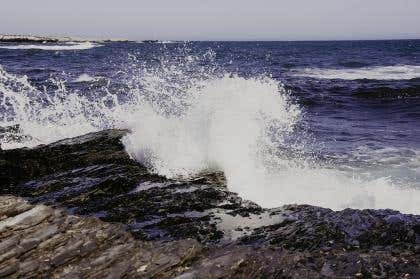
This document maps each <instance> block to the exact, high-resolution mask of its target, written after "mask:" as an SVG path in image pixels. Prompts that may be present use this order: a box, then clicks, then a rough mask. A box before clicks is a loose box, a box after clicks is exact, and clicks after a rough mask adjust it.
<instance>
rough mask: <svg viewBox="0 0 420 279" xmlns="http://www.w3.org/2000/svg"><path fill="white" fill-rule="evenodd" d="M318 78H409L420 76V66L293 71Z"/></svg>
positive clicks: (295, 73)
mask: <svg viewBox="0 0 420 279" xmlns="http://www.w3.org/2000/svg"><path fill="white" fill-rule="evenodd" d="M293 75H294V76H304V77H311V78H316V79H343V80H357V79H371V80H408V79H414V78H420V66H414V65H396V66H385V67H363V68H358V69H324V68H304V69H301V70H298V71H297V72H294V73H293Z"/></svg>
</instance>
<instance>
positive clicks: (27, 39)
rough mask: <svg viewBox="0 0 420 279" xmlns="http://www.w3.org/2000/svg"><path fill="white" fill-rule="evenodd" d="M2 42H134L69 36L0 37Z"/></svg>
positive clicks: (7, 35)
mask: <svg viewBox="0 0 420 279" xmlns="http://www.w3.org/2000/svg"><path fill="white" fill-rule="evenodd" d="M0 42H10V43H68V42H79V43H80V42H98V43H104V42H132V40H127V39H90V38H77V37H69V36H38V35H9V34H6V35H0Z"/></svg>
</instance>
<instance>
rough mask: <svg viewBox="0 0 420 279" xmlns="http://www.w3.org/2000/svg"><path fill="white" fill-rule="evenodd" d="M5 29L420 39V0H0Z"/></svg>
mask: <svg viewBox="0 0 420 279" xmlns="http://www.w3.org/2000/svg"><path fill="white" fill-rule="evenodd" d="M1 2H2V3H1V4H0V5H1V6H0V34H36V35H68V36H78V37H89V38H125V39H132V40H144V39H159V40H332V39H334V40H345V39H404V38H420V0H293V1H292V0H253V1H250V0H224V1H222V0H151V1H145V0H119V1H116V0H67V1H60V0H36V1H34V0H2V1H1Z"/></svg>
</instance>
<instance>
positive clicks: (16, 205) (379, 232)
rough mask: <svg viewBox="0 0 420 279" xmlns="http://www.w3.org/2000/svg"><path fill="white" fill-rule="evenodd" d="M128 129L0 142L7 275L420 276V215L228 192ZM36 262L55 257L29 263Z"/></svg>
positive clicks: (219, 180)
mask: <svg viewBox="0 0 420 279" xmlns="http://www.w3.org/2000/svg"><path fill="white" fill-rule="evenodd" d="M127 133H129V131H127V130H106V131H101V132H97V133H91V134H87V135H84V136H80V137H77V138H73V139H66V140H62V141H59V142H56V143H53V144H49V145H43V146H38V147H36V148H32V149H28V148H23V149H15V150H0V181H1V187H0V195H3V197H2V198H1V200H2V201H3V200H4V202H3V203H2V205H1V206H0V207H1V208H2V209H0V216H3V217H1V218H2V219H1V223H0V237H1V243H0V262H1V264H0V266H1V269H0V270H2V272H3V273H2V274H3V275H7V276H12V277H13V276H14V277H17V276H18V275H19V274H22V275H19V276H23V277H25V276H26V275H25V274H32V275H34V276H38V274H42V273H37V272H41V271H39V269H38V268H35V267H34V266H38V265H40V266H41V267H40V268H41V269H40V270H46V271H43V272H46V273H45V274H49V275H51V276H53V275H54V276H58V277H63V276H64V275H66V274H68V276H70V277H72V278H73V277H78V276H79V277H85V275H86V276H91V277H100V278H102V277H104V276H105V275H109V276H111V277H114V278H118V277H121V276H125V277H159V278H161V277H163V278H165V277H177V276H179V278H250V277H251V278H279V277H280V278H281V277H286V278H357V277H363V278H369V277H371V278H419V277H420V216H418V215H409V214H401V213H399V212H397V211H394V210H353V209H346V210H342V211H332V210H330V209H325V208H320V207H315V206H310V205H285V206H283V207H279V208H275V209H264V208H261V207H260V206H258V205H257V204H255V203H253V202H250V201H246V200H243V199H241V198H240V197H239V196H238V195H237V194H236V193H233V192H230V191H229V190H228V188H227V187H226V182H225V178H224V176H223V174H222V173H220V172H210V173H202V174H200V175H198V176H197V177H194V178H191V179H189V180H171V179H166V178H165V177H161V176H159V175H156V174H153V173H150V172H149V171H148V169H147V168H146V167H145V166H143V165H141V164H139V163H138V162H136V161H134V160H132V159H131V158H130V156H129V155H128V154H127V153H126V152H125V150H124V146H123V145H122V143H121V139H122V138H123V137H124V136H125V135H126V134H127ZM9 195H14V196H20V197H25V200H22V199H18V198H15V197H11V196H9ZM28 202H29V203H28ZM8 204H9V205H8ZM56 216H60V217H56ZM60 220H61V221H60ZM66 220H67V221H66ZM72 220H74V221H72ZM97 232H101V233H99V236H98V235H97ZM21 233H22V234H21ZM101 235H105V236H103V237H102V236H101ZM49 239H54V241H55V242H50V240H49ZM45 243H52V244H51V245H50V244H45ZM54 243H55V244H54ZM14 247H16V249H15V248H14ZM11 251H14V252H11ZM104 251H108V252H104ZM9 252H10V253H11V254H9ZM156 253H157V254H156ZM3 255H6V256H3ZM32 255H33V257H32ZM44 255H45V258H44ZM147 255H149V256H147ZM150 255H152V256H150ZM156 255H158V256H156ZM38 258H39V259H45V260H46V259H48V261H44V260H43V261H42V262H36V264H35V263H34V264H33V265H31V264H30V262H31V260H37V259H38ZM97 258H100V259H102V260H98V261H99V262H97V261H96V259H97ZM53 259H54V260H53ZM82 259H86V260H85V261H84V260H82ZM147 259H148V260H147ZM27 261H29V263H28V262H27ZM105 262H106V263H113V264H111V265H110V266H107V265H106V264H105ZM156 262H157V263H158V264H156ZM51 263H54V264H51ZM27 265H29V267H26V266H27ZM152 267H153V268H152ZM34 268H35V269H34ZM32 269H34V270H35V271H33V273H30V272H29V271H28V273H24V272H26V271H25V270H32ZM22 270H23V271H22ZM105 270H106V271H105ZM114 270H115V273H113V272H114ZM118 270H122V271H121V272H119V271H118ZM22 272H23V273H22ZM65 272H67V273H65ZM101 272H102V273H101Z"/></svg>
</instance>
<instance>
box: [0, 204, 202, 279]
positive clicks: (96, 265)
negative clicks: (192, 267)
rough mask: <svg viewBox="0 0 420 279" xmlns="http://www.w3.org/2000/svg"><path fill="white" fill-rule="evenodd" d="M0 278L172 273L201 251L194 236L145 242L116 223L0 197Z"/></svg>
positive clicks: (102, 276)
mask: <svg viewBox="0 0 420 279" xmlns="http://www.w3.org/2000/svg"><path fill="white" fill-rule="evenodd" d="M0 216H1V217H0V218H1V221H0V241H1V242H0V277H5V276H10V277H55V278H80V277H83V278H86V277H95V278H119V277H124V276H125V277H168V276H169V275H171V271H174V272H179V271H180V270H181V269H182V265H183V264H184V263H186V262H188V261H189V260H191V259H192V258H194V257H195V256H197V254H198V253H199V252H200V250H201V246H200V244H199V243H198V242H197V241H195V240H192V239H185V240H181V241H173V242H166V243H163V244H154V243H150V242H149V243H145V242H141V241H137V240H135V239H133V237H132V236H131V235H130V234H129V233H128V232H126V230H125V229H124V228H123V227H122V226H121V225H118V224H108V223H105V222H102V221H100V220H98V219H97V218H94V217H78V216H74V215H68V214H66V213H65V212H63V211H62V210H58V209H53V208H51V207H48V206H44V205H30V204H28V203H27V202H26V201H24V200H22V199H21V198H16V197H13V196H2V197H0Z"/></svg>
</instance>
